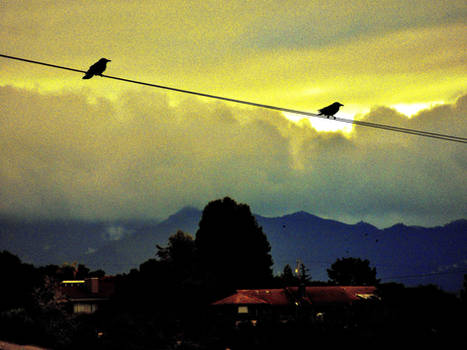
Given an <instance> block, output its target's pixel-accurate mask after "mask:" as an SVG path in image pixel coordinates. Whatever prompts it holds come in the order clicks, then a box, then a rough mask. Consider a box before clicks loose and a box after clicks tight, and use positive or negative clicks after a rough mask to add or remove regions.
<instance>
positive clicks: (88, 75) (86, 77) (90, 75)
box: [83, 73, 92, 79]
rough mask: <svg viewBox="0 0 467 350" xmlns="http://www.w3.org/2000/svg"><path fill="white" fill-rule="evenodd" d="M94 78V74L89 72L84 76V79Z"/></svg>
mask: <svg viewBox="0 0 467 350" xmlns="http://www.w3.org/2000/svg"><path fill="white" fill-rule="evenodd" d="M91 78H92V74H88V73H86V75H85V76H84V77H83V79H91Z"/></svg>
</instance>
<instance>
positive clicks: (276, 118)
mask: <svg viewBox="0 0 467 350" xmlns="http://www.w3.org/2000/svg"><path fill="white" fill-rule="evenodd" d="M88 97H89V96H87V94H86V93H62V94H39V93H37V92H34V91H29V90H23V89H15V88H11V87H1V88H0V104H1V106H2V109H1V112H0V123H1V125H2V128H1V129H0V163H1V164H0V212H1V213H2V214H7V215H17V216H22V217H34V216H35V217H52V218H53V217H60V218H71V217H73V218H87V219H112V218H120V219H122V218H142V217H146V218H148V217H158V218H161V217H165V216H167V215H169V214H171V213H172V212H174V211H175V210H178V209H180V208H181V207H183V206H186V205H194V206H197V207H199V208H202V207H203V206H204V205H205V204H206V203H207V202H208V201H210V200H213V199H216V198H220V197H222V196H225V195H229V196H232V197H233V198H235V199H236V200H238V201H241V202H245V203H248V204H250V205H251V207H252V210H253V211H255V212H257V213H259V214H263V215H278V214H284V213H288V212H292V211H296V210H306V211H309V212H312V213H315V214H318V215H323V216H327V217H331V218H336V219H343V220H349V221H354V222H356V221H359V220H361V219H364V220H368V221H370V222H372V223H374V224H377V225H386V224H390V223H393V222H395V221H403V222H406V223H409V224H427V225H428V224H442V223H445V222H447V221H449V220H453V219H457V218H460V217H463V216H465V213H466V212H467V207H466V201H465V198H467V193H466V191H467V190H466V187H465V178H466V175H467V174H466V169H467V165H466V159H467V157H466V156H467V148H466V146H465V145H464V144H460V143H459V144H458V143H449V142H445V141H440V140H434V139H428V138H423V137H417V136H411V135H405V134H397V133H393V132H388V131H384V130H375V129H367V128H357V129H355V130H354V132H353V133H352V134H350V136H346V135H343V134H341V133H318V132H316V131H315V130H314V129H312V128H311V127H310V126H309V124H308V123H306V122H305V121H304V122H302V123H300V124H295V123H292V122H290V121H288V120H287V119H285V118H284V117H283V116H282V115H281V114H279V113H275V112H270V111H266V110H261V109H243V108H238V107H236V106H232V105H226V104H223V103H205V102H202V101H200V100H198V99H194V98H187V99H185V100H183V101H181V102H180V103H179V104H177V105H171V104H170V103H169V101H168V99H167V97H166V95H165V94H159V93H151V92H148V91H146V90H144V89H142V90H138V91H133V92H127V93H124V94H122V96H121V98H120V99H118V100H117V101H115V102H113V101H110V100H105V99H95V100H90V99H89V98H88ZM466 100H467V96H464V97H462V98H460V99H458V101H457V103H456V104H454V105H442V106H438V107H435V108H433V109H430V110H427V111H423V112H421V113H419V114H418V115H417V116H415V117H413V118H411V119H407V118H406V117H404V116H402V115H400V114H398V113H397V112H396V111H394V110H391V109H388V108H384V107H380V108H376V109H374V110H373V111H371V112H370V113H369V114H368V115H365V116H363V118H364V119H365V120H369V121H371V122H378V123H379V122H381V123H388V124H392V125H398V126H401V127H408V128H417V129H423V130H429V131H435V132H443V133H450V134H455V135H458V136H465V135H467V129H466V125H467V123H465V120H464V119H465V115H466V112H467V103H466Z"/></svg>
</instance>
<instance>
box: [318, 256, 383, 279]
mask: <svg viewBox="0 0 467 350" xmlns="http://www.w3.org/2000/svg"><path fill="white" fill-rule="evenodd" d="M327 272H328V277H329V280H330V281H331V282H332V283H334V284H338V285H347V286H355V285H360V286H361V285H375V284H378V283H379V279H377V278H376V268H374V267H373V268H371V267H370V262H369V261H368V260H367V259H365V260H362V259H360V258H342V259H337V260H336V262H334V263H333V264H332V265H331V268H330V269H328V270H327Z"/></svg>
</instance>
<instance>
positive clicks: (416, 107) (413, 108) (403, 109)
mask: <svg viewBox="0 0 467 350" xmlns="http://www.w3.org/2000/svg"><path fill="white" fill-rule="evenodd" d="M443 103H445V102H444V101H433V102H422V103H398V104H394V105H391V108H394V109H395V110H396V111H398V112H399V113H402V114H404V115H406V116H408V117H412V116H414V115H415V114H417V113H418V112H420V111H421V110H424V109H430V108H433V107H434V106H437V105H440V104H443Z"/></svg>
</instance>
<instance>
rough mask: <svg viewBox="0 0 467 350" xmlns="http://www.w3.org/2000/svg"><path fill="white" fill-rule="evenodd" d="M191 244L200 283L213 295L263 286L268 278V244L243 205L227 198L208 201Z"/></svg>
mask: <svg viewBox="0 0 467 350" xmlns="http://www.w3.org/2000/svg"><path fill="white" fill-rule="evenodd" d="M195 243H196V248H197V252H198V257H199V263H200V267H201V271H202V273H203V280H204V283H205V284H206V286H207V288H208V289H209V290H212V291H213V294H214V295H216V294H217V295H220V294H222V293H228V292H230V291H233V290H234V289H239V288H260V287H266V286H267V284H268V283H269V282H270V281H271V280H272V269H271V267H272V264H273V262H272V257H271V254H270V251H271V246H270V245H269V242H268V240H267V238H266V235H265V234H264V233H263V230H262V228H261V227H260V226H259V225H258V223H257V222H256V219H255V217H254V216H253V215H252V214H251V211H250V207H249V206H248V205H246V204H237V203H236V202H235V201H234V200H233V199H231V198H229V197H225V198H224V199H222V200H216V201H212V202H210V203H208V205H207V206H206V207H205V208H204V210H203V214H202V217H201V221H200V222H199V229H198V231H197V232H196V240H195Z"/></svg>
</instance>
